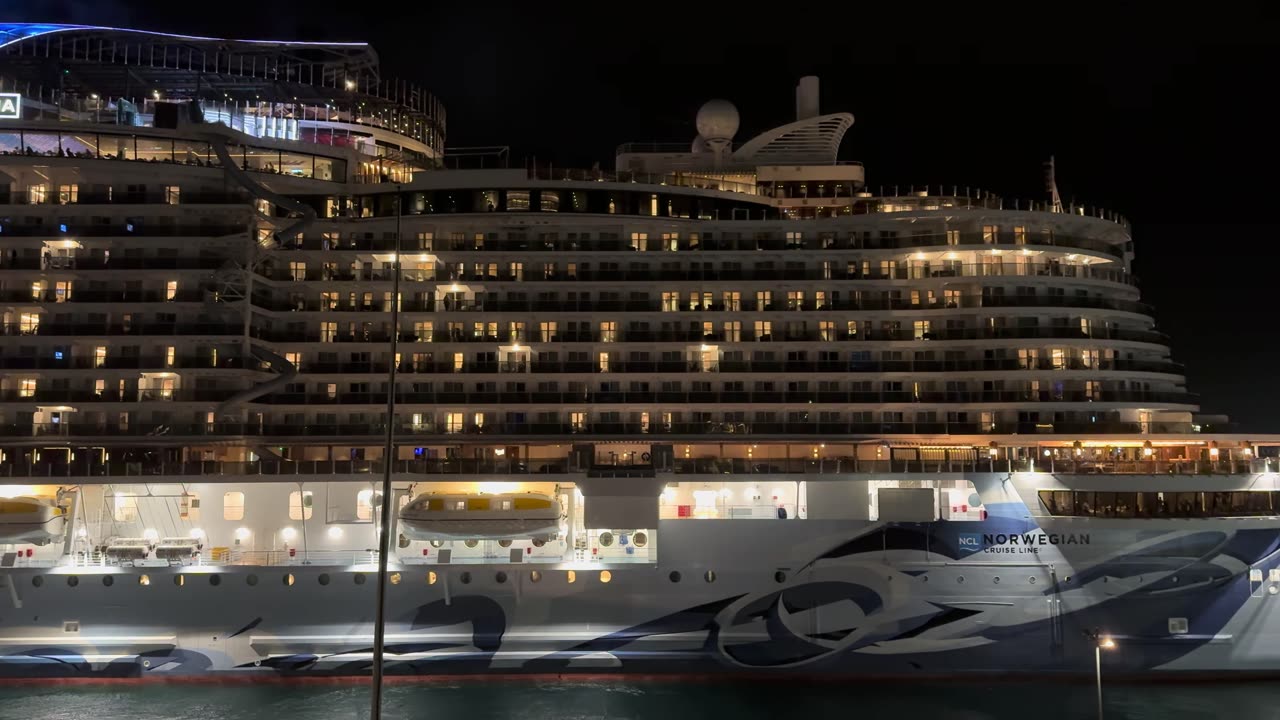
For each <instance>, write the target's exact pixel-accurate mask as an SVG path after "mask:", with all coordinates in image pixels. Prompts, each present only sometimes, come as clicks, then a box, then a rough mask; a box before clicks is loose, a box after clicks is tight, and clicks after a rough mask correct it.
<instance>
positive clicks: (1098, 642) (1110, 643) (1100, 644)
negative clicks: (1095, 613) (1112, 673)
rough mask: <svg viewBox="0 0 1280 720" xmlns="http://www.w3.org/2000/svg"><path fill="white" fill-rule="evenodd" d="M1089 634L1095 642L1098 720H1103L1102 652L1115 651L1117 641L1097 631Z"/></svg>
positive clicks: (1094, 656)
mask: <svg viewBox="0 0 1280 720" xmlns="http://www.w3.org/2000/svg"><path fill="white" fill-rule="evenodd" d="M1087 634H1088V636H1089V637H1090V638H1091V639H1092V640H1093V664H1094V676H1095V677H1096V678H1097V688H1098V720H1102V651H1103V650H1111V649H1114V648H1115V646H1116V641H1115V640H1114V639H1112V638H1111V637H1110V636H1108V635H1102V634H1101V633H1099V632H1098V631H1097V630H1094V631H1093V632H1091V633H1087Z"/></svg>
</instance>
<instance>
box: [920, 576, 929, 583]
mask: <svg viewBox="0 0 1280 720" xmlns="http://www.w3.org/2000/svg"><path fill="white" fill-rule="evenodd" d="M920 582H929V576H928V575H921V576H920Z"/></svg>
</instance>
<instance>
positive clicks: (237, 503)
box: [222, 492, 244, 520]
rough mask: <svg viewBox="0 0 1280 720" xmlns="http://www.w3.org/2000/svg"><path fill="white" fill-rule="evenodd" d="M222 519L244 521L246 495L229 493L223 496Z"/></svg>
mask: <svg viewBox="0 0 1280 720" xmlns="http://www.w3.org/2000/svg"><path fill="white" fill-rule="evenodd" d="M222 519H223V520H243V519H244V493H242V492H229V493H226V494H224V495H223V496H222Z"/></svg>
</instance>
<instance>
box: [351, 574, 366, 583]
mask: <svg viewBox="0 0 1280 720" xmlns="http://www.w3.org/2000/svg"><path fill="white" fill-rule="evenodd" d="M368 579H369V578H366V577H365V576H364V573H356V574H355V577H353V578H351V582H353V583H355V584H357V585H363V584H364V583H365V581H366V580H368Z"/></svg>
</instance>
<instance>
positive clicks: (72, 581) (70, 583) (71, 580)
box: [67, 575, 80, 587]
mask: <svg viewBox="0 0 1280 720" xmlns="http://www.w3.org/2000/svg"><path fill="white" fill-rule="evenodd" d="M79 584H80V578H78V577H76V576H75V575H71V576H70V577H68V578H67V587H75V586H77V585H79Z"/></svg>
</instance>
